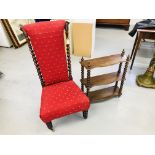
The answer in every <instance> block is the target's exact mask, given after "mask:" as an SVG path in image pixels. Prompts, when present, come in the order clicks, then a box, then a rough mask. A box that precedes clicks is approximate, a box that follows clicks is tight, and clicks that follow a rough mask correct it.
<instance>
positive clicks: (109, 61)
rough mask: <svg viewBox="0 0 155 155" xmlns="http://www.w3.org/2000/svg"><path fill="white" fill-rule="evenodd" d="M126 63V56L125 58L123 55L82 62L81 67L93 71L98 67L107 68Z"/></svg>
mask: <svg viewBox="0 0 155 155" xmlns="http://www.w3.org/2000/svg"><path fill="white" fill-rule="evenodd" d="M125 61H126V55H124V56H123V57H122V56H121V54H116V55H110V56H106V57H100V58H94V59H90V60H85V61H81V62H80V63H81V65H82V66H84V67H85V68H86V69H88V68H89V69H93V68H96V67H106V66H111V65H115V64H119V63H120V62H125ZM89 66H90V67H89Z"/></svg>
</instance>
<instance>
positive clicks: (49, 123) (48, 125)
mask: <svg viewBox="0 0 155 155" xmlns="http://www.w3.org/2000/svg"><path fill="white" fill-rule="evenodd" d="M46 125H47V127H48V129H50V130H52V131H54V129H53V124H52V122H48V123H46Z"/></svg>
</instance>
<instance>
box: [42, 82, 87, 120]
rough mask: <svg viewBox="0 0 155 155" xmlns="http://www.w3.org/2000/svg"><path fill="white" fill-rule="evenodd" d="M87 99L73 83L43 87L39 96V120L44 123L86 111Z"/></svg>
mask: <svg viewBox="0 0 155 155" xmlns="http://www.w3.org/2000/svg"><path fill="white" fill-rule="evenodd" d="M89 106H90V102H89V99H88V97H87V96H86V95H85V94H84V93H83V92H82V91H81V89H80V88H79V87H78V86H77V85H76V84H75V83H74V82H73V81H67V82H61V83H58V84H54V85H51V86H47V87H44V88H43V90H42V96H41V109H40V118H41V119H42V120H43V121H44V122H45V123H46V122H50V121H51V120H53V119H56V118H59V117H63V116H66V115H69V114H72V113H76V112H79V111H84V110H88V108H89Z"/></svg>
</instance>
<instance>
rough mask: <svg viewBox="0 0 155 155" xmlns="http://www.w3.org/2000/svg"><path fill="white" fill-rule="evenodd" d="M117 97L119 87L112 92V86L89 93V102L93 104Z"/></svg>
mask: <svg viewBox="0 0 155 155" xmlns="http://www.w3.org/2000/svg"><path fill="white" fill-rule="evenodd" d="M118 95H119V87H117V88H116V90H115V91H114V86H113V87H108V88H104V89H100V90H96V91H92V92H89V98H90V101H93V102H94V101H100V100H104V99H107V98H110V97H114V96H118Z"/></svg>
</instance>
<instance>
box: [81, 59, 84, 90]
mask: <svg viewBox="0 0 155 155" xmlns="http://www.w3.org/2000/svg"><path fill="white" fill-rule="evenodd" d="M83 61H84V58H83V57H82V58H81V63H82V62H83ZM83 80H84V66H83V65H81V90H82V91H83V92H84V85H83Z"/></svg>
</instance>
